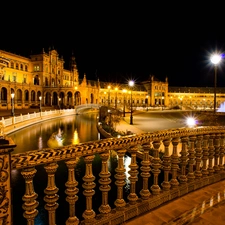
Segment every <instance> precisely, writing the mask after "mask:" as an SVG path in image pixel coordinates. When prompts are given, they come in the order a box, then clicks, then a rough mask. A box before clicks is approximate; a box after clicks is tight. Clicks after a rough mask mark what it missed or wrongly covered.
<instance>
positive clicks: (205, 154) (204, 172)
mask: <svg viewBox="0 0 225 225" xmlns="http://www.w3.org/2000/svg"><path fill="white" fill-rule="evenodd" d="M209 137H210V136H209V135H208V134H204V135H203V146H202V151H203V152H202V155H203V156H202V161H203V165H202V176H203V177H207V176H208V175H209V171H208V170H207V160H208V158H209V149H208V142H209Z"/></svg>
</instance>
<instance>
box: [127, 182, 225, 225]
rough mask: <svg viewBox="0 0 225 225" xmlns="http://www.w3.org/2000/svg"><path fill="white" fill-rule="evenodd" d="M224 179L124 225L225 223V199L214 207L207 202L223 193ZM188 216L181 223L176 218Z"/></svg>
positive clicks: (221, 224)
mask: <svg viewBox="0 0 225 225" xmlns="http://www.w3.org/2000/svg"><path fill="white" fill-rule="evenodd" d="M224 187H225V181H221V182H218V183H215V184H212V185H209V186H207V187H205V188H202V189H200V190H197V191H194V192H191V193H189V194H187V195H185V196H183V197H181V198H179V199H177V200H173V201H172V202H170V203H167V204H165V205H163V206H161V207H159V208H157V209H155V210H152V211H151V212H149V213H146V214H144V215H142V216H139V217H137V218H134V219H131V220H130V221H127V222H126V223H125V224H126V225H139V224H141V225H165V224H169V225H178V224H179V225H182V224H191V225H201V224H202V225H203V224H204V225H224V224H225V214H224V212H225V201H221V202H220V203H218V204H217V205H215V206H214V207H210V208H208V210H206V209H205V208H206V206H207V205H209V204H207V203H209V202H211V204H212V205H213V202H212V201H210V200H211V198H212V197H215V196H217V195H218V193H220V196H221V195H222V194H224ZM198 210H200V211H201V212H202V214H201V215H200V217H196V218H195V213H196V211H198ZM185 216H186V217H187V216H188V217H189V218H190V220H189V222H188V223H187V222H185V223H181V222H180V221H178V220H177V218H182V217H185Z"/></svg>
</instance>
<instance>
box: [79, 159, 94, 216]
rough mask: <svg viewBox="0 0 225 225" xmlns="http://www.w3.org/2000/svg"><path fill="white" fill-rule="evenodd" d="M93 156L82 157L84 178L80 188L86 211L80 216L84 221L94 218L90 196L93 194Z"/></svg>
mask: <svg viewBox="0 0 225 225" xmlns="http://www.w3.org/2000/svg"><path fill="white" fill-rule="evenodd" d="M94 158H95V156H94V155H91V156H86V157H84V162H85V163H86V169H85V176H84V177H83V181H84V183H83V184H82V187H83V188H84V191H83V194H84V196H85V197H86V210H85V211H84V212H83V214H82V216H83V217H84V219H93V218H95V212H94V210H93V209H92V196H93V195H94V194H95V190H94V188H95V186H96V184H95V183H94V180H95V176H94V175H93V173H92V162H93V160H94Z"/></svg>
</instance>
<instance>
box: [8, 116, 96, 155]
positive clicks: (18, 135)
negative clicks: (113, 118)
mask: <svg viewBox="0 0 225 225" xmlns="http://www.w3.org/2000/svg"><path fill="white" fill-rule="evenodd" d="M96 118H97V113H90V114H82V115H72V116H66V117H61V118H58V119H54V120H48V121H45V122H42V123H38V124H35V125H32V126H29V127H27V128H24V129H22V130H19V131H17V132H14V133H12V134H9V135H8V136H9V137H11V138H12V140H13V141H14V142H15V144H16V145H17V146H16V148H15V149H14V152H13V153H22V152H26V151H30V150H41V149H44V148H48V147H52V148H54V147H59V146H65V145H70V144H78V143H83V142H87V141H94V140H98V139H99V135H98V130H97V128H96ZM59 129H60V130H61V132H62V133H63V141H62V142H60V140H59V141H57V140H56V139H52V138H51V137H52V136H53V135H54V133H58V132H59ZM49 140H50V141H49ZM48 144H49V145H50V146H48ZM51 144H52V145H51Z"/></svg>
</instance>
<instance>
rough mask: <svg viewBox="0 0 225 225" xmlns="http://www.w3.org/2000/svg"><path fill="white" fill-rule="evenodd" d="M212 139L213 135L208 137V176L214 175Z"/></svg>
mask: <svg viewBox="0 0 225 225" xmlns="http://www.w3.org/2000/svg"><path fill="white" fill-rule="evenodd" d="M214 137H215V134H210V137H209V166H208V171H209V175H213V174H214V169H213V158H214V145H213V140H214Z"/></svg>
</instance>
